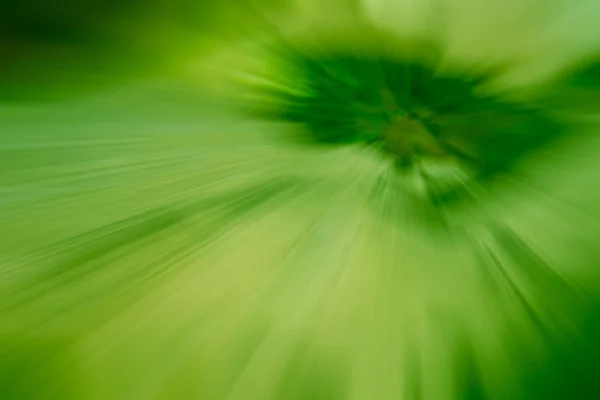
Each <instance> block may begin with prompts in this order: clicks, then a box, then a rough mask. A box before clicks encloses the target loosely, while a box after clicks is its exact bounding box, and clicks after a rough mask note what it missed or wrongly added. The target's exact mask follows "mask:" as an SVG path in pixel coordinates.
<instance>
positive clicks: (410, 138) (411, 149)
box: [383, 117, 447, 158]
mask: <svg viewBox="0 0 600 400" xmlns="http://www.w3.org/2000/svg"><path fill="white" fill-rule="evenodd" d="M383 139H384V140H385V142H386V148H387V151H388V152H389V153H391V154H393V155H395V156H397V157H400V158H411V157H412V156H413V155H415V154H419V155H426V156H429V157H445V156H447V153H446V152H445V151H444V149H443V148H442V147H441V146H440V145H439V144H438V142H437V140H436V139H435V138H434V137H433V136H432V135H431V133H430V132H429V130H428V129H427V127H426V126H425V125H424V124H423V123H422V122H420V121H419V120H416V119H413V118H407V117H399V118H397V119H396V120H395V121H394V122H393V123H392V125H391V126H390V127H389V128H388V129H387V130H386V131H385V132H384V134H383Z"/></svg>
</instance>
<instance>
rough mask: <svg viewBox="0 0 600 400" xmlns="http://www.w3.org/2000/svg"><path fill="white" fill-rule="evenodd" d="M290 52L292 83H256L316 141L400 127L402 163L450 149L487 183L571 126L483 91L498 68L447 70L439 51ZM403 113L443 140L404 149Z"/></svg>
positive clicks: (380, 135) (380, 134)
mask: <svg viewBox="0 0 600 400" xmlns="http://www.w3.org/2000/svg"><path fill="white" fill-rule="evenodd" d="M284 57H286V59H285V62H287V63H288V68H287V70H286V69H285V68H283V69H282V70H283V71H284V72H283V74H286V73H287V74H289V75H290V76H293V77H294V78H293V79H290V78H289V77H284V78H282V79H283V82H286V83H283V84H279V85H273V84H269V85H262V86H261V85H260V84H256V85H254V90H255V91H257V92H258V93H260V95H261V96H262V98H263V99H269V98H270V101H264V104H267V105H266V106H265V107H266V108H265V109H266V110H271V111H270V112H271V115H270V117H271V118H275V119H281V120H285V121H291V122H294V123H298V124H300V126H302V127H303V129H305V130H306V134H307V136H306V139H310V140H311V141H312V143H314V144H325V145H342V144H368V145H375V146H377V147H378V148H382V149H388V150H389V148H390V146H392V147H394V146H393V145H391V142H390V141H391V139H390V137H389V134H386V132H389V131H390V130H394V129H395V130H399V131H398V132H397V133H395V134H394V135H396V136H397V138H398V139H397V141H398V140H399V141H400V142H399V145H396V148H397V150H395V151H392V153H394V154H395V155H396V156H397V157H399V159H398V162H397V164H398V165H399V166H404V167H406V166H409V165H414V164H415V162H416V160H417V159H418V158H419V157H421V158H423V157H424V158H427V157H429V156H433V153H434V152H435V153H440V152H441V153H443V154H445V155H446V156H447V157H449V158H452V159H453V160H454V161H455V162H458V163H459V164H460V165H461V166H462V167H463V168H466V169H468V170H469V171H471V175H472V178H473V179H474V180H475V181H477V182H479V183H480V184H487V183H489V182H490V181H491V180H493V179H495V178H496V177H498V176H502V175H505V174H510V173H513V172H515V170H516V168H517V166H518V165H519V163H520V162H521V161H522V160H523V159H524V158H525V157H527V156H528V155H530V154H531V153H534V152H536V151H537V150H539V149H541V148H543V147H544V146H546V145H547V144H549V143H551V142H552V141H553V140H555V139H557V138H559V137H561V135H563V134H564V133H565V132H566V129H565V127H564V126H562V125H561V123H559V122H558V121H557V120H555V119H553V118H552V117H551V116H550V115H549V114H548V113H545V112H544V111H543V110H540V109H538V108H536V107H534V106H532V105H530V104H527V103H525V102H515V101H508V100H505V99H503V98H501V97H500V96H495V95H494V94H489V93H485V92H483V91H482V90H481V87H482V86H483V85H484V84H485V83H487V82H488V81H490V80H491V79H492V78H493V76H494V73H493V72H492V71H490V72H488V73H478V74H474V73H472V72H464V73H462V74H461V73H457V72H456V71H453V72H450V71H440V70H439V69H438V68H436V61H435V58H433V57H429V60H422V59H418V58H415V57H404V58H401V57H388V56H383V55H374V56H372V55H369V54H361V53H351V52H340V51H338V52H335V51H333V52H329V53H328V52H320V53H319V52H317V53H307V52H300V51H297V52H291V51H289V52H285V53H284ZM286 71H287V72H286ZM273 80H274V81H275V82H276V80H277V78H273ZM287 82H291V83H287ZM398 118H405V119H410V120H415V121H420V122H419V123H420V124H422V125H423V126H424V127H425V129H426V130H427V131H428V134H430V135H431V137H432V138H433V139H434V140H435V142H437V143H435V144H433V145H432V144H429V145H422V146H421V147H415V148H414V149H413V150H410V149H409V148H407V149H405V150H402V149H400V148H399V147H398V146H400V147H402V146H404V147H406V146H409V147H410V146H412V144H410V143H407V144H406V145H403V144H402V141H403V140H404V141H410V140H412V139H411V138H410V137H409V136H410V135H411V134H414V133H411V132H410V128H407V126H404V127H400V126H398V125H395V124H396V122H395V121H396V120H397V119H398ZM405 125H406V124H405ZM403 130H404V131H403ZM386 135H387V137H386ZM403 136H404V137H405V138H404V139H403V138H402V137H403ZM427 146H429V147H427ZM432 146H433V147H432ZM434 147H435V148H437V150H435V149H434ZM399 152H402V153H406V154H400V153H399ZM409 153H410V154H409ZM413 153H414V154H413ZM438 156H439V154H438ZM456 189H457V188H456V187H455V188H452V189H451V190H450V192H448V193H433V196H434V197H435V198H436V201H441V200H442V199H445V200H449V199H451V198H452V197H453V196H455V195H456V194H458V193H460V195H464V194H465V193H464V192H462V191H457V190H456ZM432 190H433V188H432Z"/></svg>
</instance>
